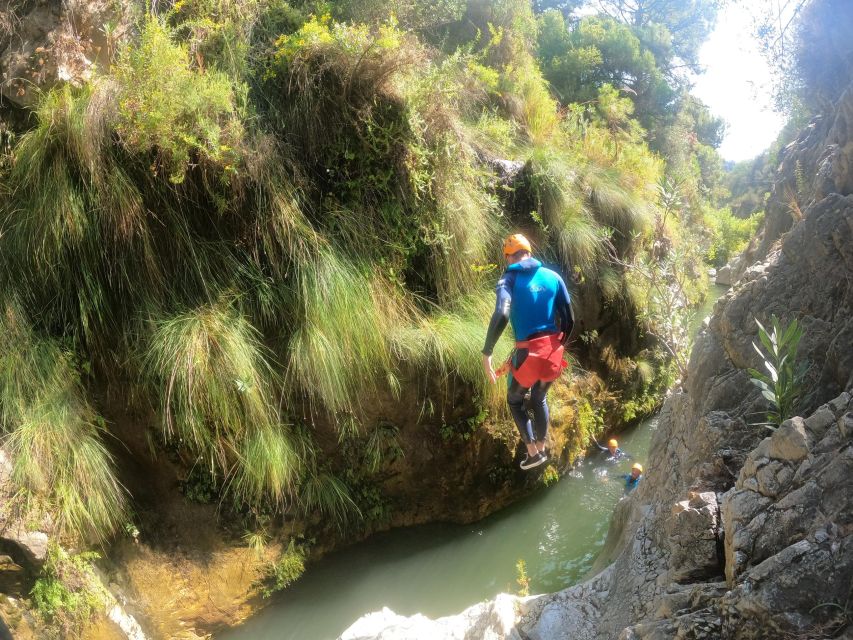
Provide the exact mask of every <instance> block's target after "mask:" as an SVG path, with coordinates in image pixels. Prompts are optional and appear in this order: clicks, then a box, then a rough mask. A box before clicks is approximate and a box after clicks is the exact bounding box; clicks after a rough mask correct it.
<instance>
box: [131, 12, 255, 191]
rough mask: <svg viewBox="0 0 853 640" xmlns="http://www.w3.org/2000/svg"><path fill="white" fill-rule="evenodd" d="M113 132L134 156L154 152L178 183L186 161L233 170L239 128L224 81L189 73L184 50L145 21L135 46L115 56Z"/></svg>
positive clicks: (158, 25) (216, 75) (158, 24)
mask: <svg viewBox="0 0 853 640" xmlns="http://www.w3.org/2000/svg"><path fill="white" fill-rule="evenodd" d="M115 79H116V81H117V83H118V86H119V94H118V108H119V110H118V121H117V123H116V131H117V133H118V135H119V136H120V137H121V139H122V141H123V142H124V144H125V145H127V146H128V147H129V148H130V149H132V150H134V151H136V152H152V151H156V152H157V154H158V156H159V158H160V162H161V163H162V165H163V167H164V169H165V171H166V172H167V173H168V175H169V179H170V180H171V181H172V182H182V181H183V180H184V175H185V173H186V171H187V168H188V165H189V163H190V160H191V158H194V157H196V156H198V157H199V159H201V160H203V161H205V162H211V163H214V164H216V165H219V166H220V167H221V168H222V169H224V170H226V171H232V170H234V169H235V167H234V165H235V163H236V162H237V160H238V157H239V156H238V151H237V148H238V147H239V145H240V142H241V139H242V133H243V132H242V125H241V123H240V120H239V119H238V118H237V114H236V107H235V103H234V94H233V92H232V85H231V82H230V80H229V79H228V78H227V77H226V76H225V75H223V74H222V73H221V72H219V71H217V70H215V69H209V70H207V71H205V72H201V71H196V70H193V69H191V68H190V59H189V54H188V52H187V49H186V48H185V47H183V46H181V45H179V44H175V43H174V42H173V41H172V36H171V34H170V32H169V30H168V29H167V27H166V26H165V25H164V23H163V22H162V21H161V20H159V19H158V18H155V17H148V18H147V19H146V21H145V23H144V24H143V27H142V33H141V34H140V38H139V44H138V45H136V46H131V47H129V48H128V49H127V50H126V51H125V52H124V53H123V55H122V56H121V59H120V61H119V64H118V66H117V68H116V72H115Z"/></svg>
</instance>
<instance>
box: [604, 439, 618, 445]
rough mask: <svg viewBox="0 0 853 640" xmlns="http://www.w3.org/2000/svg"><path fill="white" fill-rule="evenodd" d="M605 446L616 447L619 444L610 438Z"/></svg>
mask: <svg viewBox="0 0 853 640" xmlns="http://www.w3.org/2000/svg"><path fill="white" fill-rule="evenodd" d="M607 446H608V447H618V446H619V443H618V442H616V440H615V439H613V438H611V439H610V440H608V441H607Z"/></svg>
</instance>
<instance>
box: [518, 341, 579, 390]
mask: <svg viewBox="0 0 853 640" xmlns="http://www.w3.org/2000/svg"><path fill="white" fill-rule="evenodd" d="M562 337H563V334H562V333H552V334H550V335H547V336H540V337H538V338H533V339H532V340H522V341H520V342H516V343H515V348H516V349H527V357H526V358H525V359H524V362H522V363H521V366H520V367H518V368H516V367H515V365H513V367H512V376H513V378H515V379H516V380H518V384H520V385H521V386H522V387H532V386H533V385H534V384H536V383H537V382H538V381H540V380H541V381H542V382H552V381H553V380H556V379H557V378H559V377H560V373H561V372H562V371H563V369H565V368H566V367H568V366H569V363H568V362H567V361H566V360H564V359H563V351H564V350H563V345H562V343H561V342H560V339H561V338H562Z"/></svg>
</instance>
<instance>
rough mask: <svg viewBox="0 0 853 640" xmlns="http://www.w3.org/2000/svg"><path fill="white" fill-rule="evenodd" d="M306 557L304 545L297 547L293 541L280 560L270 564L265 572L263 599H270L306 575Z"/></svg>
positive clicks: (262, 586) (292, 540)
mask: <svg viewBox="0 0 853 640" xmlns="http://www.w3.org/2000/svg"><path fill="white" fill-rule="evenodd" d="M305 556H306V550H305V549H304V548H303V545H297V544H296V541H295V540H294V539H291V540H290V542H289V543H288V545H287V549H285V550H284V552H283V553H282V554H281V556H280V557H279V559H278V560H277V561H275V562H272V563H270V564H269V566H268V567H267V569H266V571H265V572H264V580H263V582H262V584H261V594H262V595H263V597H264V598H269V597H270V596H271V595H272V594H274V593H276V592H277V591H281V590H282V589H286V588H287V587H289V586H290V585H291V584H293V583H294V582H296V581H297V580H298V579H299V578H300V577H301V576H302V574H303V573H305Z"/></svg>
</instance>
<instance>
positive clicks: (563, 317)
mask: <svg viewBox="0 0 853 640" xmlns="http://www.w3.org/2000/svg"><path fill="white" fill-rule="evenodd" d="M557 278H558V280H559V281H560V282H559V288H558V289H557V299H556V300H555V305H556V311H557V317H558V318H559V320H560V331H562V333H563V340H562V342H563V346H564V347H565V346H567V345H568V344H569V337H570V336H571V335H572V329H574V326H575V314H574V311H573V310H572V299H571V296H569V290H568V289H567V288H566V283H565V282H563V279H562V278H560V276H557Z"/></svg>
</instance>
